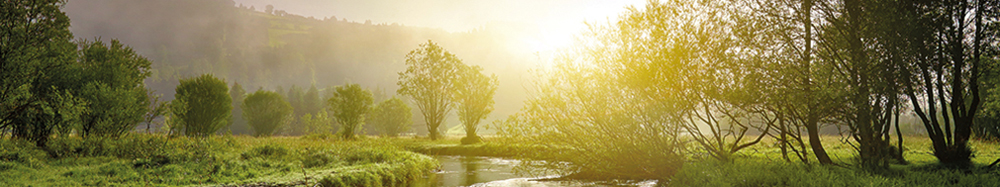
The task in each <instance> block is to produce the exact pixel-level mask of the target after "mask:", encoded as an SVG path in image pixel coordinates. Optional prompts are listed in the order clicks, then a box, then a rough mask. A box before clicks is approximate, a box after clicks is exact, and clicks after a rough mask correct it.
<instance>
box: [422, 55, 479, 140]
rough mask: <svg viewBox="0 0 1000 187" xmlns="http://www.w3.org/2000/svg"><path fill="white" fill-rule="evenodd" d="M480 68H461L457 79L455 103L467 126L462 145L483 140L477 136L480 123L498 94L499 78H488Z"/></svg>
mask: <svg viewBox="0 0 1000 187" xmlns="http://www.w3.org/2000/svg"><path fill="white" fill-rule="evenodd" d="M482 71H483V68H482V67H479V66H465V65H462V66H461V71H460V72H459V74H458V76H457V79H455V92H454V93H453V94H454V95H455V98H454V99H455V102H457V103H456V105H457V109H458V117H459V118H458V119H459V120H461V121H462V125H464V126H465V138H462V144H473V143H478V142H481V141H482V140H481V139H480V138H479V136H477V135H476V129H477V128H478V127H477V126H478V125H479V121H481V120H483V119H485V118H486V116H487V115H489V114H490V112H492V111H493V102H494V101H493V95H495V94H496V92H497V76H496V75H491V76H486V75H484V74H483V72H482ZM407 112H409V110H407Z"/></svg>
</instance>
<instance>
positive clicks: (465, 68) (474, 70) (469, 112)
mask: <svg viewBox="0 0 1000 187" xmlns="http://www.w3.org/2000/svg"><path fill="white" fill-rule="evenodd" d="M406 66H407V67H406V71H404V72H400V73H399V82H397V84H398V85H399V87H400V88H399V90H397V93H399V94H400V95H404V96H408V97H410V98H412V99H413V103H415V104H416V105H417V108H419V109H420V112H421V114H422V115H423V117H424V121H426V123H427V130H428V132H429V134H430V138H431V139H435V140H436V139H438V138H440V137H441V135H440V132H438V128H439V127H440V126H441V123H442V122H443V121H444V120H445V117H446V115H448V113H449V112H450V111H451V110H452V109H454V108H457V113H458V116H459V120H460V121H461V122H462V125H463V126H464V127H465V131H466V137H465V138H463V139H462V143H463V144H470V143H476V142H480V141H481V140H480V138H479V136H477V135H476V131H477V126H478V125H479V122H480V121H481V120H483V119H485V118H486V117H487V115H489V113H490V112H492V111H493V103H494V101H493V96H494V95H495V94H496V90H497V77H496V75H490V76H486V75H485V74H483V72H482V71H483V68H482V67H479V66H476V65H473V66H469V65H466V64H464V63H462V60H461V59H459V58H458V57H456V56H455V55H454V54H452V53H450V52H448V51H447V50H445V49H444V48H442V47H441V46H438V45H437V44H435V43H434V42H431V41H428V42H427V43H424V44H420V48H418V49H415V50H413V51H410V53H409V54H407V55H406Z"/></svg>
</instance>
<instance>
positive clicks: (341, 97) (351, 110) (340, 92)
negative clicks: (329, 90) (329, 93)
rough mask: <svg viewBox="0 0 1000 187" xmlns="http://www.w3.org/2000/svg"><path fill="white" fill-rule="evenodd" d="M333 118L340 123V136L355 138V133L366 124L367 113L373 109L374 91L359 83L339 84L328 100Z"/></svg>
mask: <svg viewBox="0 0 1000 187" xmlns="http://www.w3.org/2000/svg"><path fill="white" fill-rule="evenodd" d="M327 103H328V104H329V105H330V111H331V112H333V119H335V120H337V122H338V123H340V125H341V128H340V132H339V133H340V136H341V137H343V138H344V139H354V134H355V133H356V131H357V130H358V129H360V128H361V126H362V125H364V122H365V114H368V111H370V110H371V105H372V93H371V92H370V91H368V90H365V89H363V88H361V85H358V84H348V85H344V86H337V88H336V92H334V93H333V97H331V98H330V99H329V100H327Z"/></svg>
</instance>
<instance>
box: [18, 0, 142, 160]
mask: <svg viewBox="0 0 1000 187" xmlns="http://www.w3.org/2000/svg"><path fill="white" fill-rule="evenodd" d="M61 4H62V3H61V2H60V1H56V0H38V1H4V2H3V3H2V4H0V7H3V8H2V9H3V13H2V18H0V25H2V27H3V28H2V29H0V37H2V38H3V42H2V44H0V72H2V73H0V133H2V134H3V135H6V134H8V133H9V134H10V135H11V136H13V137H17V138H23V139H27V140H30V141H33V142H35V144H37V145H38V146H41V147H44V146H45V145H46V142H47V141H48V139H50V138H52V135H68V134H70V133H73V132H76V133H78V134H79V135H80V136H83V137H117V136H121V135H123V134H125V133H127V132H129V131H130V130H132V129H133V128H135V126H136V125H137V124H138V123H140V122H142V121H146V119H147V118H145V117H146V116H148V115H149V112H157V110H150V109H149V106H150V105H151V103H150V96H149V93H150V91H149V90H147V89H146V87H145V84H144V83H143V80H145V79H146V78H147V77H149V75H150V64H151V63H150V61H149V60H147V59H146V58H144V57H142V56H140V55H137V54H136V53H135V52H133V51H132V49H131V48H129V47H127V46H125V45H123V44H121V43H119V42H118V41H117V40H112V41H111V42H110V43H105V42H103V41H101V40H100V39H97V40H96V41H87V40H83V41H75V42H74V41H71V39H72V38H73V35H72V34H71V33H70V31H69V25H70V24H69V19H68V18H67V17H66V15H65V14H64V13H63V12H62V11H60V6H61Z"/></svg>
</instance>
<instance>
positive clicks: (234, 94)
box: [229, 82, 250, 134]
mask: <svg viewBox="0 0 1000 187" xmlns="http://www.w3.org/2000/svg"><path fill="white" fill-rule="evenodd" d="M246 94H247V91H246V90H244V89H243V86H242V85H240V83H238V82H237V83H233V86H232V88H230V89H229V97H231V98H232V99H233V112H232V114H233V124H232V125H230V126H229V128H230V130H231V131H232V132H233V133H234V134H249V133H250V126H248V125H247V120H246V119H245V118H243V99H245V98H246Z"/></svg>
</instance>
